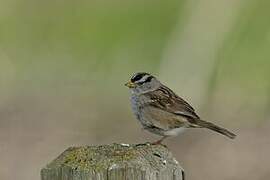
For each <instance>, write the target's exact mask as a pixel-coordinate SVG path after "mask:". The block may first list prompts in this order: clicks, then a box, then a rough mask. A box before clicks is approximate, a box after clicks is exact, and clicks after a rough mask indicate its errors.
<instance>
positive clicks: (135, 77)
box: [131, 73, 148, 82]
mask: <svg viewBox="0 0 270 180" xmlns="http://www.w3.org/2000/svg"><path fill="white" fill-rule="evenodd" d="M145 75H148V73H137V74H135V75H134V76H133V77H132V78H131V82H136V81H139V80H140V79H141V78H143V77H144V76H145Z"/></svg>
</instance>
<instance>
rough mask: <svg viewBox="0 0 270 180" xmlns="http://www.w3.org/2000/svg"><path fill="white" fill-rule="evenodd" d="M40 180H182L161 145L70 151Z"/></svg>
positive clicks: (59, 158) (179, 172) (93, 147)
mask: <svg viewBox="0 0 270 180" xmlns="http://www.w3.org/2000/svg"><path fill="white" fill-rule="evenodd" d="M41 180H184V171H183V169H182V168H181V166H180V165H179V164H178V162H177V161H176V160H175V158H174V157H173V156H172V154H171V153H170V152H169V151H168V149H167V148H166V147H164V146H162V145H150V144H137V145H129V144H112V145H102V146H84V147H71V148H68V149H67V150H66V151H65V152H63V153H62V154H61V155H60V156H59V157H58V158H56V159H55V160H54V161H52V162H51V163H50V164H48V165H47V166H46V167H45V168H43V169H42V170H41Z"/></svg>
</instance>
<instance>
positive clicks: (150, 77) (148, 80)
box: [144, 76, 153, 83]
mask: <svg viewBox="0 0 270 180" xmlns="http://www.w3.org/2000/svg"><path fill="white" fill-rule="evenodd" d="M152 79H153V76H149V77H148V78H146V80H145V81H144V82H145V83H146V82H150V81H151V80H152Z"/></svg>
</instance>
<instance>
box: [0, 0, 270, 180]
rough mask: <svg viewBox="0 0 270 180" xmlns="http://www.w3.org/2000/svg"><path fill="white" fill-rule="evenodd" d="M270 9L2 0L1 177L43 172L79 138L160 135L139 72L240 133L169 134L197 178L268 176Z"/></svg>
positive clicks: (264, 5)
mask: <svg viewBox="0 0 270 180" xmlns="http://www.w3.org/2000/svg"><path fill="white" fill-rule="evenodd" d="M269 9H270V1H269V0H218V1H216V0H190V1H188V0H182V1H177V0H167V1H163V0H148V1H143V0H137V1H131V0H126V1H122V0H111V1H105V0H90V1H85V0H78V1H72V0H65V1H64V0H56V1H51V0H48V1H42V0H24V1H22V0H1V1H0V159H1V161H0V179H25V180H34V179H39V171H40V169H41V168H42V167H43V166H45V165H46V163H48V162H49V161H51V160H52V159H54V158H55V157H56V156H57V155H58V154H60V153H61V152H62V151H63V150H65V149H66V148H67V147H69V146H74V145H84V144H88V145H90V144H104V143H113V142H118V143H121V142H124V143H141V142H145V141H153V140H156V139H157V137H156V136H154V135H152V134H149V133H147V132H142V129H141V127H140V125H139V123H137V121H136V120H135V118H134V117H133V115H132V113H131V108H130V106H129V99H128V98H129V93H128V90H127V89H126V88H125V87H124V86H123V84H124V83H125V82H126V81H127V80H128V79H129V77H130V76H131V75H132V73H134V72H137V71H147V72H151V73H153V74H155V75H157V76H158V77H159V78H160V79H161V81H162V82H164V84H166V85H168V86H169V87H171V88H172V89H173V90H174V91H175V92H176V93H177V94H179V95H180V96H182V97H184V98H185V99H186V100H187V101H189V102H190V103H191V104H192V105H193V106H194V107H195V108H196V109H197V112H198V114H200V115H201V117H203V119H207V120H209V121H212V122H215V123H217V124H219V125H222V126H224V127H227V128H228V129H231V130H232V131H233V132H235V133H236V134H238V137H237V138H236V140H233V141H231V140H229V139H226V138H224V137H223V136H219V135H217V134H215V133H212V132H210V131H206V130H198V129H197V130H189V131H187V132H185V133H184V134H182V135H181V136H178V137H175V138H171V139H169V140H167V141H166V142H165V143H166V144H167V145H168V147H169V148H170V149H171V151H172V152H173V153H174V155H175V156H176V158H177V159H178V160H179V162H180V163H181V164H182V166H183V167H184V168H185V169H186V172H187V179H189V180H196V179H207V180H217V179H218V180H229V179H233V180H246V179H253V180H265V179H268V178H269V176H270V157H269V152H270V139H269V136H270V123H269V119H270V71H269V70H270V59H269V58H270V20H269V19H270V13H269Z"/></svg>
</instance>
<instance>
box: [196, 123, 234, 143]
mask: <svg viewBox="0 0 270 180" xmlns="http://www.w3.org/2000/svg"><path fill="white" fill-rule="evenodd" d="M196 123H197V125H199V126H200V127H204V128H207V129H211V130H213V131H216V132H218V133H220V134H223V135H225V136H227V137H229V138H231V139H234V138H235V137H236V135H235V134H234V133H232V132H230V131H228V130H227V129H224V128H222V127H219V126H217V125H215V124H213V123H210V122H207V121H203V120H197V121H196Z"/></svg>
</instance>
